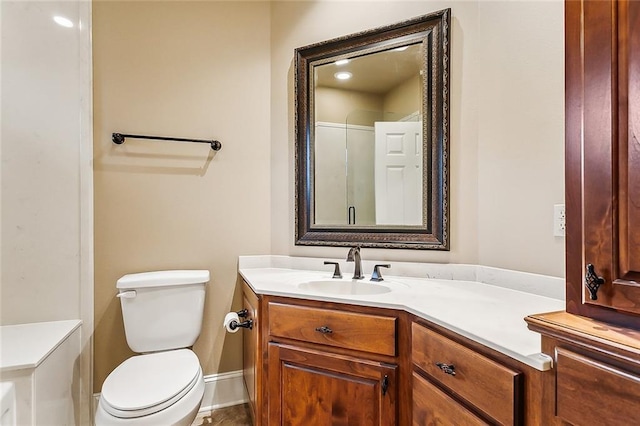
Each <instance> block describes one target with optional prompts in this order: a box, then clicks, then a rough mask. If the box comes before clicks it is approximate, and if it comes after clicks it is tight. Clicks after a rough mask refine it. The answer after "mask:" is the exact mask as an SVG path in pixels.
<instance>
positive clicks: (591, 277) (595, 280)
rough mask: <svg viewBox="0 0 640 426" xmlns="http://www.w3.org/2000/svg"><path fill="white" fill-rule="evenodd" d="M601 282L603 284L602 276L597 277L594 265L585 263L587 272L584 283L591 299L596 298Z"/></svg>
mask: <svg viewBox="0 0 640 426" xmlns="http://www.w3.org/2000/svg"><path fill="white" fill-rule="evenodd" d="M602 284H604V278H602V277H599V276H598V274H596V271H595V268H594V266H593V265H592V264H591V263H589V264H588V265H587V273H586V275H585V276H584V285H585V286H586V287H587V289H588V290H589V297H590V298H591V300H598V289H599V288H600V286H601V285H602Z"/></svg>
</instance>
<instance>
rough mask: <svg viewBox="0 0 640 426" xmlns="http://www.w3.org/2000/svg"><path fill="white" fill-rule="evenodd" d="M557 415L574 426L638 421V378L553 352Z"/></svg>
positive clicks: (566, 352) (563, 352)
mask: <svg viewBox="0 0 640 426" xmlns="http://www.w3.org/2000/svg"><path fill="white" fill-rule="evenodd" d="M556 354H557V359H556V360H557V370H556V386H557V399H556V401H557V403H556V404H557V415H558V417H561V418H562V419H564V420H566V421H568V422H570V423H572V424H574V425H578V426H579V425H596V424H597V425H626V424H631V423H634V424H635V422H637V421H638V419H640V403H638V401H640V377H639V376H637V375H635V374H631V373H629V372H626V371H623V370H620V369H618V368H615V367H613V366H611V365H608V364H605V363H601V362H599V361H596V360H594V359H592V358H589V357H586V356H583V355H580V354H577V353H575V352H572V351H570V350H566V349H563V348H557V349H556Z"/></svg>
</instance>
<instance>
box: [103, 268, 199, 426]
mask: <svg viewBox="0 0 640 426" xmlns="http://www.w3.org/2000/svg"><path fill="white" fill-rule="evenodd" d="M207 282H209V271H160V272H145V273H141V274H130V275H125V276H124V277H122V278H120V279H119V280H118V283H117V288H118V291H119V292H118V296H117V297H119V298H120V303H121V305H122V316H123V318H124V328H125V333H126V337H127V344H128V345H129V347H130V348H131V350H133V351H134V352H138V353H142V354H143V355H136V356H134V357H131V358H129V359H127V360H126V361H124V362H123V363H122V364H120V365H119V366H118V367H116V369H115V370H113V371H112V372H111V374H109V376H108V377H107V379H106V380H105V381H104V384H103V385H102V392H101V394H100V402H99V403H98V409H97V412H96V417H95V424H96V426H105V425H135V426H138V425H154V426H158V425H162V426H169V425H180V426H181V425H190V424H191V423H192V422H193V420H194V419H195V417H196V415H197V413H198V409H199V408H200V403H201V402H202V397H203V395H204V378H203V374H202V368H201V367H200V361H199V360H198V357H197V356H196V354H195V353H193V352H192V351H191V350H190V349H188V348H189V347H191V346H192V345H193V343H194V342H195V341H196V339H197V338H198V336H199V335H200V330H201V329H202V316H203V311H204V296H205V285H206V283H207Z"/></svg>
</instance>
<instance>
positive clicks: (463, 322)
mask: <svg viewBox="0 0 640 426" xmlns="http://www.w3.org/2000/svg"><path fill="white" fill-rule="evenodd" d="M325 260H331V261H336V260H335V259H319V258H296V257H288V256H241V257H240V259H239V272H240V274H241V275H242V276H243V277H244V279H245V280H246V281H247V283H248V284H249V285H250V286H251V287H252V288H253V290H254V291H255V292H256V293H258V294H265V295H273V296H286V297H294V298H301V299H312V300H321V301H328V302H338V303H350V304H356V305H363V306H373V307H380V308H392V309H403V310H405V311H407V312H410V313H412V314H414V315H417V316H419V317H421V318H424V319H425V320H427V321H431V322H432V323H435V324H438V325H441V326H443V327H445V328H447V329H449V330H451V331H454V332H456V333H458V334H460V335H462V336H464V337H467V338H469V339H471V340H474V341H476V342H478V343H481V344H483V345H485V346H487V347H489V348H492V349H495V350H497V351H499V352H501V353H504V354H505V355H508V356H510V357H512V358H514V359H517V360H518V361H521V362H523V363H525V364H527V365H529V366H531V367H533V368H536V369H538V370H543V371H544V370H546V369H549V368H550V363H549V358H548V357H546V356H545V355H543V354H541V353H540V350H541V347H540V335H539V334H538V333H534V332H532V331H530V330H529V329H528V328H527V325H526V323H525V321H524V318H525V317H526V316H527V315H531V314H536V313H542V312H552V311H561V310H564V308H565V302H564V279H562V278H556V277H548V276H544V275H537V274H530V273H524V272H516V271H509V270H503V269H498V268H489V267H484V266H478V265H453V264H418V263H407V262H375V261H364V260H363V270H364V271H371V270H373V264H374V263H391V269H382V270H381V272H382V274H383V276H384V281H383V282H382V283H380V284H384V285H387V286H388V287H390V288H392V289H393V291H391V292H389V293H383V294H375V295H353V294H329V293H320V292H317V291H312V290H308V289H303V288H300V287H299V286H298V285H299V284H301V283H305V282H309V281H314V280H331V277H332V274H333V267H332V265H323V262H324V261H325ZM339 263H340V264H341V265H340V266H341V269H342V271H343V276H344V277H345V278H344V279H345V280H347V281H349V278H350V277H351V275H352V273H353V272H352V271H353V264H352V263H351V264H346V263H345V262H344V261H342V260H339ZM396 274H397V275H396ZM427 277H429V278H427ZM369 278H370V275H368V274H365V278H364V280H362V281H363V282H367V283H369V282H370V281H369ZM347 284H348V283H347Z"/></svg>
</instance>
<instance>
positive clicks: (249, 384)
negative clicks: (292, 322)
mask: <svg viewBox="0 0 640 426" xmlns="http://www.w3.org/2000/svg"><path fill="white" fill-rule="evenodd" d="M242 293H243V295H242V297H243V302H242V308H243V309H246V310H247V317H246V319H250V320H252V321H253V327H252V328H251V329H246V328H244V329H242V343H243V348H242V349H243V353H242V373H243V376H244V385H245V388H246V390H247V395H248V397H249V407H250V409H251V410H250V412H251V417H252V418H253V424H254V425H256V426H258V425H260V424H262V422H261V419H260V413H259V412H258V411H260V410H258V409H257V408H258V407H261V404H262V398H261V394H260V390H261V389H262V387H261V381H262V365H261V353H260V322H259V318H258V303H259V301H258V297H257V296H256V295H255V293H253V291H251V289H250V288H249V287H248V286H247V285H246V284H244V287H243V292H242Z"/></svg>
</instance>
